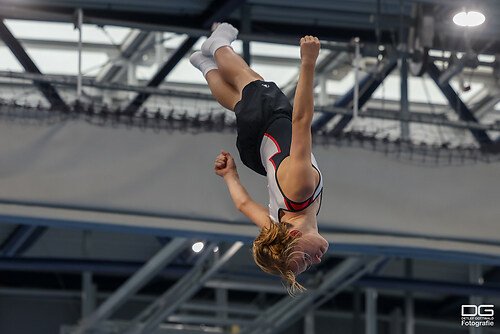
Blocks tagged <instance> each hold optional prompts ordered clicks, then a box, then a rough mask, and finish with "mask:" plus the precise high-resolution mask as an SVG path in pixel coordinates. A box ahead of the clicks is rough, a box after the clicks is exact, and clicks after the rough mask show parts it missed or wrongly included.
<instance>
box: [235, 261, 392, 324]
mask: <svg viewBox="0 0 500 334" xmlns="http://www.w3.org/2000/svg"><path fill="white" fill-rule="evenodd" d="M383 259H384V258H383V257H375V258H373V257H359V258H356V257H351V258H347V259H346V260H344V261H343V262H341V263H340V264H339V265H337V266H336V267H334V268H333V269H332V270H330V271H329V272H327V273H325V274H324V276H323V277H322V279H321V282H320V283H319V284H318V286H317V287H316V288H311V289H310V290H309V291H307V292H306V293H304V294H302V295H300V296H299V297H295V298H294V297H290V296H287V297H285V298H283V299H281V300H280V301H279V302H277V303H276V304H275V305H273V306H272V307H270V308H269V309H267V310H266V311H265V312H264V313H262V315H260V316H259V317H257V318H256V319H255V320H254V322H253V323H252V325H250V326H247V327H246V328H243V330H242V331H241V332H240V333H241V334H271V333H278V332H280V331H281V330H282V329H284V328H285V327H286V326H289V325H291V323H292V322H293V321H296V320H299V319H300V316H299V314H302V315H303V314H305V312H306V310H307V311H312V310H314V309H316V308H318V307H319V306H321V305H322V304H324V303H325V302H327V301H328V300H330V299H331V298H333V297H334V296H335V295H337V294H338V293H340V292H341V291H342V290H344V289H345V288H347V287H348V286H349V285H351V284H352V283H353V282H355V281H356V280H358V279H359V278H360V277H361V276H363V275H364V274H366V273H367V272H370V271H372V270H373V269H374V268H375V266H377V264H379V263H380V262H381V261H383Z"/></svg>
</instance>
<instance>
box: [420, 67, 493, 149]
mask: <svg viewBox="0 0 500 334" xmlns="http://www.w3.org/2000/svg"><path fill="white" fill-rule="evenodd" d="M427 73H428V74H429V76H430V77H431V78H432V80H434V82H435V83H436V85H437V86H438V87H439V89H440V90H441V92H442V93H443V95H444V96H445V97H446V99H447V100H448V102H449V103H450V106H451V107H452V108H453V110H455V112H456V113H457V115H458V117H459V118H460V119H461V120H463V121H466V122H472V123H478V120H477V118H476V116H474V114H473V113H472V112H471V111H470V109H469V108H468V107H467V106H466V105H465V103H464V102H463V101H462V100H461V99H460V96H458V95H457V93H456V92H455V90H454V89H453V88H452V87H451V85H450V83H449V82H448V81H446V82H443V83H442V84H440V78H441V77H442V75H443V74H442V72H441V71H440V70H439V69H438V68H437V66H436V65H435V64H434V63H433V62H430V63H429V64H428V66H427ZM470 132H471V133H472V135H473V136H474V138H476V140H477V142H478V143H479V145H480V146H481V148H488V147H491V145H492V144H493V141H492V140H491V139H490V137H489V136H488V134H487V133H486V131H484V130H477V129H472V130H470Z"/></svg>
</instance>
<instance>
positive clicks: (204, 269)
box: [125, 241, 243, 334]
mask: <svg viewBox="0 0 500 334" xmlns="http://www.w3.org/2000/svg"><path fill="white" fill-rule="evenodd" d="M215 246H216V245H215V244H212V245H209V246H205V249H204V251H203V254H201V255H200V258H199V259H198V262H197V263H196V264H195V265H194V266H193V268H192V269H191V270H190V271H189V272H188V273H187V274H186V275H184V276H183V278H182V279H180V280H179V281H177V282H176V283H175V284H174V285H173V286H172V287H171V288H170V289H169V290H167V291H166V292H165V293H163V294H162V295H161V296H160V297H159V298H158V299H157V300H156V301H155V302H153V303H152V304H151V305H150V306H148V307H147V308H146V309H144V310H143V311H142V312H141V313H140V314H139V315H137V316H136V317H135V318H134V319H133V321H132V324H131V326H130V328H129V329H128V330H127V331H126V332H125V334H147V333H152V332H153V331H154V330H156V329H157V328H158V326H159V325H160V324H161V323H162V322H163V321H164V320H165V319H166V318H167V317H168V316H169V315H171V314H173V313H174V312H175V311H176V310H177V309H178V308H179V307H180V306H181V305H182V304H183V303H184V302H186V301H187V300H189V299H190V298H191V297H192V296H193V295H194V294H195V293H196V292H197V291H198V290H199V289H200V288H202V287H203V285H204V284H205V283H206V282H207V281H208V280H209V279H210V278H211V277H212V276H213V275H214V274H215V273H217V271H218V270H219V269H220V268H222V267H223V266H224V265H225V264H226V263H227V262H228V261H229V260H230V259H231V258H232V257H233V256H234V255H235V254H236V253H237V252H238V250H239V249H240V248H241V247H242V246H243V243H242V242H240V241H237V242H235V243H234V244H233V245H232V246H231V247H230V248H229V249H228V250H227V251H226V252H225V253H224V255H222V256H221V257H220V258H219V259H217V260H215V261H213V263H211V262H212V260H213V257H214V254H215V253H214V252H213V250H214V248H215Z"/></svg>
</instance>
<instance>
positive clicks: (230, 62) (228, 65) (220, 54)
mask: <svg viewBox="0 0 500 334" xmlns="http://www.w3.org/2000/svg"><path fill="white" fill-rule="evenodd" d="M214 58H215V61H216V62H217V66H218V68H219V72H220V74H221V75H222V77H223V78H224V80H226V81H227V82H228V83H229V84H231V85H232V86H234V87H235V88H236V89H237V91H238V92H239V93H240V94H241V91H242V90H243V88H245V86H246V85H247V84H249V83H250V82H252V81H255V80H264V79H263V78H262V77H261V76H260V75H259V74H258V73H256V72H255V71H253V70H252V69H251V68H250V67H249V66H248V64H247V63H246V62H245V61H244V60H243V58H241V57H240V55H238V54H237V53H236V52H234V50H233V49H232V48H231V47H230V46H223V47H220V48H218V49H217V51H215V54H214Z"/></svg>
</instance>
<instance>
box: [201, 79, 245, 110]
mask: <svg viewBox="0 0 500 334" xmlns="http://www.w3.org/2000/svg"><path fill="white" fill-rule="evenodd" d="M205 79H207V82H208V86H209V87H210V90H211V91H212V95H213V96H214V97H215V99H216V100H217V102H219V104H220V105H222V106H223V107H224V108H226V109H229V110H233V111H234V106H235V105H236V103H238V101H239V100H240V99H241V95H240V92H238V91H237V90H236V89H235V88H234V87H233V86H231V85H230V84H229V83H227V82H226V81H225V80H224V78H223V77H222V75H221V73H220V71H219V70H211V71H209V72H208V73H207V75H206V77H205Z"/></svg>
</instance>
